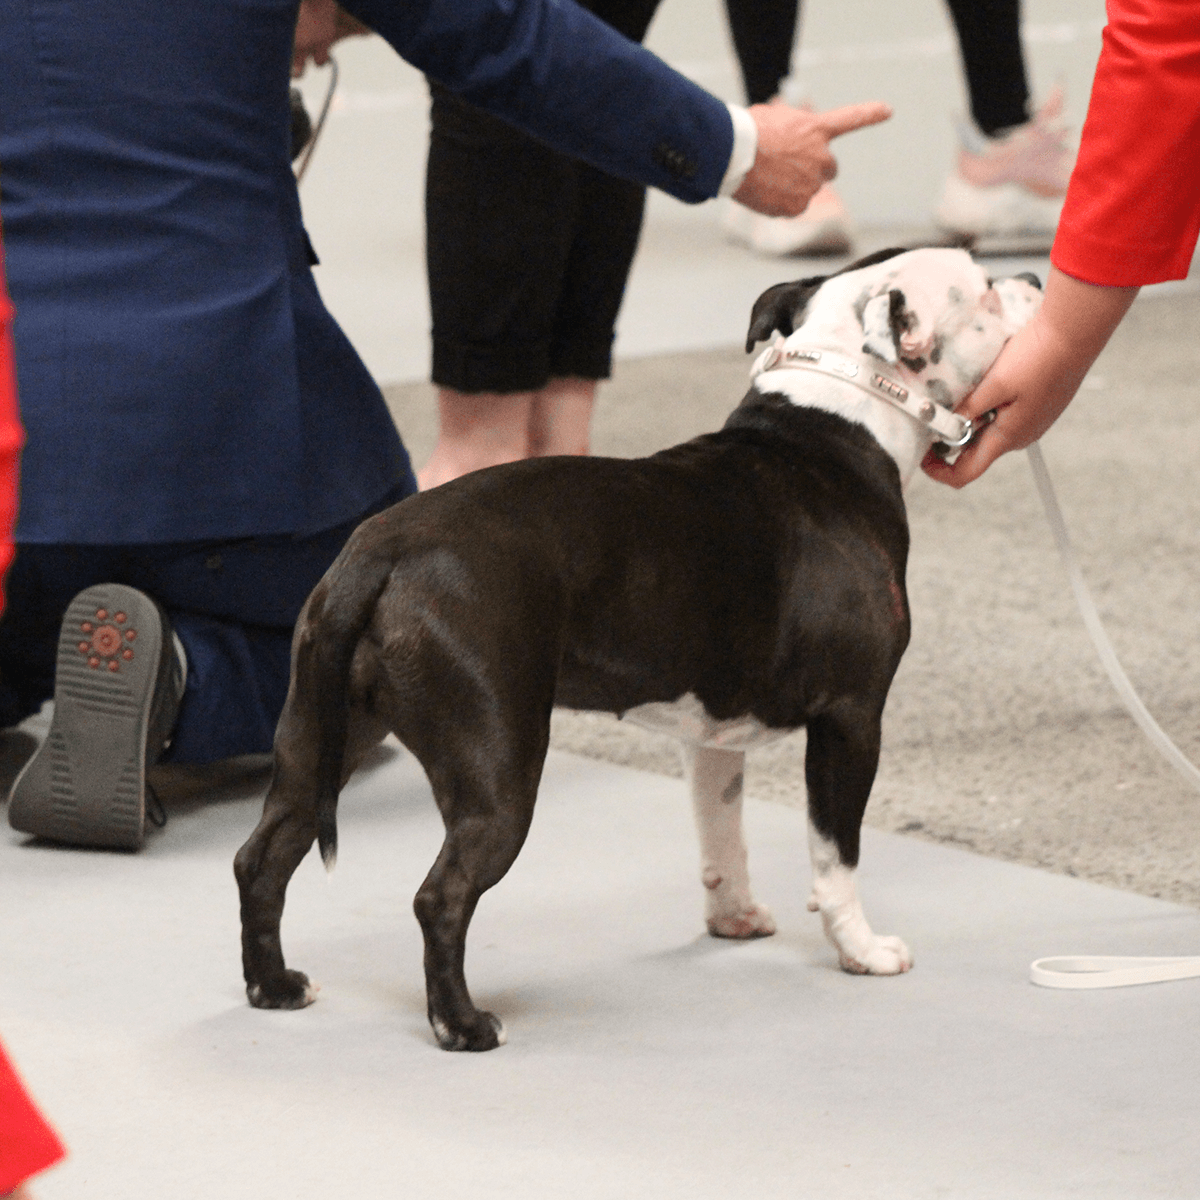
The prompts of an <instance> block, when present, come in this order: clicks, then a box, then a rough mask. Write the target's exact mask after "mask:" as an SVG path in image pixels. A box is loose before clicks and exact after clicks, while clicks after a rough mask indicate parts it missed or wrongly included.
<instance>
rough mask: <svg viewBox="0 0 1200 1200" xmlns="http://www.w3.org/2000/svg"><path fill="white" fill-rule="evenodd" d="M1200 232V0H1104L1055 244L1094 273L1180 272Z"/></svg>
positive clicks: (1138, 280) (1111, 280) (1134, 280)
mask: <svg viewBox="0 0 1200 1200" xmlns="http://www.w3.org/2000/svg"><path fill="white" fill-rule="evenodd" d="M1198 232H1200V6H1198V5H1197V4H1196V3H1195V0H1108V24H1107V26H1106V27H1105V30H1104V43H1103V48H1102V49H1101V52H1100V60H1099V63H1098V64H1097V66H1096V76H1095V81H1094V82H1093V84H1092V95H1091V101H1090V103H1089V106H1088V115H1087V120H1086V121H1085V123H1084V127H1083V134H1082V136H1081V139H1080V146H1079V157H1078V159H1077V161H1076V164H1075V170H1074V173H1073V174H1072V176H1071V184H1070V187H1069V188H1068V190H1067V198H1066V201H1065V202H1064V205H1063V213H1062V217H1061V219H1060V221H1059V226H1058V233H1057V236H1056V237H1055V241H1054V249H1053V252H1052V254H1051V259H1052V260H1053V262H1054V264H1055V266H1057V267H1058V268H1059V269H1060V270H1063V271H1065V272H1067V274H1068V275H1073V276H1075V277H1076V278H1077V279H1082V280H1084V281H1086V282H1088V283H1099V284H1106V285H1109V286H1113V287H1136V286H1140V285H1143V284H1148V283H1158V282H1161V281H1162V280H1165V279H1182V278H1184V277H1185V276H1186V275H1187V273H1188V266H1189V264H1190V262H1191V259H1192V254H1193V252H1194V251H1195V248H1196V238H1197V234H1198Z"/></svg>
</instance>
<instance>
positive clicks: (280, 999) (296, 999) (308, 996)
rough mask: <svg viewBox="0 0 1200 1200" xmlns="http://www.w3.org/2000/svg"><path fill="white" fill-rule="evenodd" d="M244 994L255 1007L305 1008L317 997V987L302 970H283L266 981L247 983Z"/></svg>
mask: <svg viewBox="0 0 1200 1200" xmlns="http://www.w3.org/2000/svg"><path fill="white" fill-rule="evenodd" d="M246 995H247V996H248V997H249V998H250V1003H251V1004H252V1005H253V1006H254V1007H255V1008H307V1007H308V1006H309V1005H310V1004H311V1003H312V1002H313V1001H314V1000H315V999H316V998H317V989H316V988H315V987H313V985H312V984H311V983H309V982H308V976H307V975H305V974H303V973H302V972H300V971H284V973H283V974H282V975H280V976H278V977H277V978H275V979H271V980H268V981H267V982H266V983H248V984H247V985H246Z"/></svg>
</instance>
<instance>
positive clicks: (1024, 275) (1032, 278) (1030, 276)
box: [1013, 271, 1042, 292]
mask: <svg viewBox="0 0 1200 1200" xmlns="http://www.w3.org/2000/svg"><path fill="white" fill-rule="evenodd" d="M1013 278H1014V279H1023V280H1025V282H1026V283H1032V284H1033V286H1034V287H1035V288H1037V290H1038V291H1039V292H1040V291H1041V290H1042V281H1041V280H1040V279H1039V278H1038V277H1037V276H1036V275H1035V274H1034V273H1033V272H1032V271H1022V272H1021V273H1020V275H1014V276H1013Z"/></svg>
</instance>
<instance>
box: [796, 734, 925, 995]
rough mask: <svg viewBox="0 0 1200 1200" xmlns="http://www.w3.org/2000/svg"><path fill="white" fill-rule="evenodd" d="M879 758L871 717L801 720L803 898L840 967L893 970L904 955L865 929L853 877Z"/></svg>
mask: <svg viewBox="0 0 1200 1200" xmlns="http://www.w3.org/2000/svg"><path fill="white" fill-rule="evenodd" d="M878 763H879V718H878V715H876V716H875V717H874V719H871V718H870V717H869V716H864V715H862V714H854V715H852V716H849V717H847V718H846V719H841V720H839V719H837V718H835V717H832V716H821V717H817V718H814V719H813V720H812V721H810V722H809V726H808V748H807V751H806V754H805V763H804V768H805V775H806V777H807V781H808V818H809V839H808V842H809V852H810V854H811V856H812V872H813V887H812V896H811V897H810V899H809V901H808V907H809V910H810V911H811V912H819V913H820V914H821V920H822V922H823V924H824V926H825V935H826V936H827V937H828V938H829V940H830V942H832V943H833V945H834V947H835V949H836V950H837V952H838V960H839V962H840V963H841V965H842V968H843V970H846V971H850V972H852V973H853V974H856V975H898V974H901V973H902V972H904V971H907V970H908V969H909V968H910V967H911V966H912V955H911V954H910V953H909V950H908V947H907V946H906V945H905V944H904V943H903V942H902V941H901V940H900V939H899V938H898V937H881V936H879V935H878V934H876V933H873V932H872V930H871V926H870V925H869V924H868V923H867V918H866V916H865V915H864V914H863V910H862V905H861V903H860V902H859V899H858V889H857V887H856V884H855V872H856V869H857V866H858V853H859V840H860V830H861V826H862V817H863V812H864V811H865V809H866V806H867V797H868V796H869V795H870V792H871V784H872V783H873V782H874V781H875V769H876V767H877V766H878Z"/></svg>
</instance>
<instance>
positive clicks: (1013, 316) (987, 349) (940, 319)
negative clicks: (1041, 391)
mask: <svg viewBox="0 0 1200 1200" xmlns="http://www.w3.org/2000/svg"><path fill="white" fill-rule="evenodd" d="M1040 303H1041V288H1040V285H1039V284H1038V282H1037V279H1036V277H1034V276H1032V275H1018V276H1016V277H1014V278H1012V279H1004V280H999V281H995V280H992V279H991V278H990V277H989V276H988V274H987V272H986V271H985V270H984V269H983V267H981V266H980V265H979V264H978V263H976V262H975V261H974V260H973V259H972V258H971V256H970V255H969V254H968V253H967V252H966V251H965V250H950V249H941V248H928V249H921V250H907V251H905V250H881V251H879V252H878V253H876V254H873V255H871V256H869V257H868V258H864V259H861V260H860V261H858V262H856V263H854V264H852V265H851V266H849V267H847V268H846V269H845V270H844V271H840V272H838V273H837V274H835V275H830V276H814V277H812V278H809V279H801V280H797V281H796V282H795V283H781V284H777V285H776V286H775V287H773V288H769V289H768V290H767V291H765V292H764V293H763V294H762V295H761V296H760V297H759V298H758V300H757V301H756V302H755V304H754V309H753V312H752V313H751V316H750V329H749V332H748V334H747V337H746V349H747V351H749V350H752V349H753V348H754V344H755V343H756V342H759V341H765V340H767V339H768V338H770V337H771V335H772V334H774V333H776V332H778V333H781V334H783V335H784V336H785V337H790V336H791V335H793V334H796V335H797V339H798V340H806V341H807V340H810V339H811V340H812V341H813V342H814V343H815V344H817V345H827V346H835V347H838V348H841V349H844V350H846V351H850V350H855V351H857V350H861V352H862V353H864V354H869V355H873V356H874V357H876V358H878V359H880V360H881V361H882V362H884V363H887V364H888V365H889V366H891V367H893V368H895V369H896V371H897V372H898V373H899V374H902V375H909V376H911V377H912V378H913V379H914V381H917V382H919V383H920V385H921V386H922V388H923V389H924V390H925V392H926V393H927V394H928V395H929V396H931V397H932V398H933V399H934V400H935V401H936V402H937V403H938V404H940V405H942V406H943V407H946V408H953V407H954V405H955V404H957V403H958V402H959V401H960V400H961V399H962V398H963V397H964V396H965V395H966V394H967V393H968V392H969V391H970V390H971V389H972V388H973V387H975V385H976V384H977V383H978V382H979V380H980V378H982V376H983V373H984V372H985V371H986V370H987V369H988V367H989V366H991V364H992V362H993V361H994V360H995V358H996V355H997V354H999V353H1000V348H1001V347H1002V346H1003V345H1004V343H1005V342H1006V341H1007V340H1008V339H1009V338H1010V337H1011V336H1012V335H1013V334H1014V333H1015V332H1016V331H1017V330H1018V329H1020V328H1021V326H1022V325H1024V324H1025V322H1026V321H1028V320H1029V318H1030V317H1031V316H1032V315H1033V313H1034V312H1035V310H1036V309H1037V306H1038V305H1039V304H1040Z"/></svg>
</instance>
